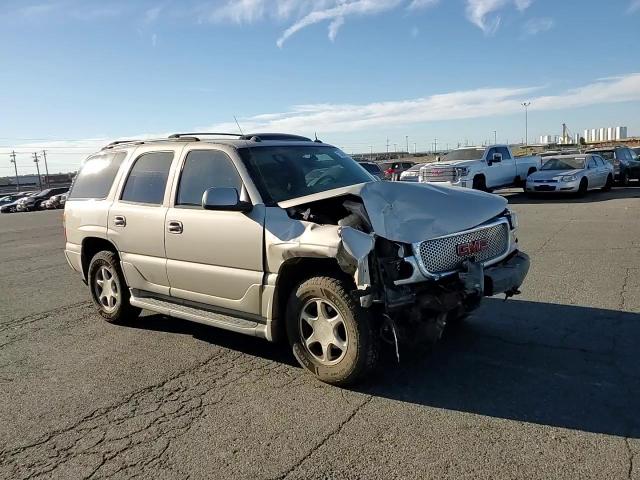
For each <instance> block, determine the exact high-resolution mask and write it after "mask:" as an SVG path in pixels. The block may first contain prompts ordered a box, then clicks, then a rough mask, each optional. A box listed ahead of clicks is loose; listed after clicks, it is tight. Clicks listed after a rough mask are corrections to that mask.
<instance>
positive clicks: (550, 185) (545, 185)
mask: <svg viewBox="0 0 640 480" xmlns="http://www.w3.org/2000/svg"><path fill="white" fill-rule="evenodd" d="M579 189H580V180H574V181H573V182H529V181H528V182H527V187H526V190H527V192H531V193H546V192H566V193H571V192H573V193H575V192H577V191H578V190H579Z"/></svg>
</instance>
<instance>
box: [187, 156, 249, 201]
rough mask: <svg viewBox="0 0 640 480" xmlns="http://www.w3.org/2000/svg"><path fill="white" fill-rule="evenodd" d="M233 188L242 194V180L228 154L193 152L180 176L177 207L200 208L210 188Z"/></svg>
mask: <svg viewBox="0 0 640 480" xmlns="http://www.w3.org/2000/svg"><path fill="white" fill-rule="evenodd" d="M216 187H233V188H235V189H236V190H238V193H240V191H241V189H242V180H241V178H240V175H239V174H238V171H237V170H236V167H235V165H234V164H233V162H232V161H231V159H230V158H229V157H228V156H227V154H226V153H224V152H221V151H218V150H193V151H191V152H189V153H188V154H187V158H186V159H185V161H184V167H183V168H182V174H181V175H180V183H179V185H178V195H177V198H176V205H189V206H200V205H202V195H203V194H204V192H205V190H207V189H208V188H216Z"/></svg>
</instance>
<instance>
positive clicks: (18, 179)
mask: <svg viewBox="0 0 640 480" xmlns="http://www.w3.org/2000/svg"><path fill="white" fill-rule="evenodd" d="M9 156H10V157H11V160H10V162H11V163H13V169H14V170H15V171H16V191H17V192H19V191H20V178H19V177H18V164H17V163H16V152H15V150H12V151H11V153H10V154H9Z"/></svg>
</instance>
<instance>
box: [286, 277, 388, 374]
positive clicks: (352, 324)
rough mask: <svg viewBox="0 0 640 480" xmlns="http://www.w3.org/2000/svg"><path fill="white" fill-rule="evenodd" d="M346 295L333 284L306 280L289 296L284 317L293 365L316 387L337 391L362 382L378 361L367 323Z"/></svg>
mask: <svg viewBox="0 0 640 480" xmlns="http://www.w3.org/2000/svg"><path fill="white" fill-rule="evenodd" d="M349 290H350V288H349V285H348V284H347V282H345V281H342V280H338V279H336V278H332V277H313V278H310V279H309V280H307V281H305V282H303V283H301V284H300V285H299V286H298V288H297V289H296V290H295V291H294V292H293V293H292V294H291V297H290V298H289V302H288V304H287V312H286V315H287V335H288V337H289V343H290V345H291V347H292V349H293V353H294V355H295V357H296V359H297V360H298V362H300V364H301V365H302V366H303V367H305V368H306V369H308V370H309V371H311V372H312V373H313V374H314V375H316V376H317V377H318V378H319V379H320V380H321V381H323V382H326V383H330V384H333V385H340V386H346V385H351V384H354V383H356V382H357V381H359V380H362V379H363V378H365V377H366V376H367V374H369V373H370V372H371V371H372V370H373V369H374V367H375V365H376V363H377V360H378V344H379V338H378V335H376V333H375V332H376V329H375V328H374V324H373V319H372V318H371V316H370V315H369V312H368V311H366V310H365V309H363V308H362V307H360V305H358V304H357V303H356V302H355V301H354V299H353V298H351V296H350V295H349Z"/></svg>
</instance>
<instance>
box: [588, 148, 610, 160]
mask: <svg viewBox="0 0 640 480" xmlns="http://www.w3.org/2000/svg"><path fill="white" fill-rule="evenodd" d="M592 153H594V154H596V155H600V156H601V157H602V158H604V159H606V160H613V159H614V154H613V150H609V151H607V152H599V151H597V150H596V151H594V152H592Z"/></svg>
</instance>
